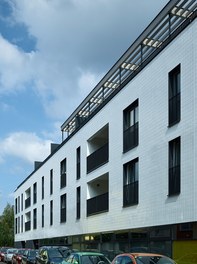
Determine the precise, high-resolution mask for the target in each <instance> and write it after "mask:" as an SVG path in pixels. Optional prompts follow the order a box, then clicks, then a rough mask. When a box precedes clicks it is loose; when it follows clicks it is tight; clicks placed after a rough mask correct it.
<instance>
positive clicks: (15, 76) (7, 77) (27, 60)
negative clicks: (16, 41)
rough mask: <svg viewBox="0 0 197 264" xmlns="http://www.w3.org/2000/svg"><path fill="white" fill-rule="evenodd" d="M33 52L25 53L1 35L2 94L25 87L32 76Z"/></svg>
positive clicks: (0, 67) (0, 79) (0, 91)
mask: <svg viewBox="0 0 197 264" xmlns="http://www.w3.org/2000/svg"><path fill="white" fill-rule="evenodd" d="M32 57H33V52H32V53H24V52H22V51H20V50H19V49H18V48H17V46H14V45H13V44H11V43H9V42H8V41H7V40H5V39H4V38H3V37H2V36H1V35H0V94H2V93H7V92H10V91H15V90H18V89H22V88H24V85H25V84H26V83H27V82H29V81H30V80H31V78H32V75H31V60H32Z"/></svg>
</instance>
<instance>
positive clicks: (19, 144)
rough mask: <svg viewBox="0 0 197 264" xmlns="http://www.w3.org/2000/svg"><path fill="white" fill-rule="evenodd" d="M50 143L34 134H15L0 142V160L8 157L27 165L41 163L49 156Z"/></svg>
mask: <svg viewBox="0 0 197 264" xmlns="http://www.w3.org/2000/svg"><path fill="white" fill-rule="evenodd" d="M50 143H51V141H49V140H42V139H41V138H39V137H38V136H36V135H35V134H34V133H26V132H15V133H12V134H10V135H9V136H8V137H7V138H5V139H4V140H2V141H1V142H0V149H1V150H0V158H1V159H3V157H4V156H5V155H8V156H15V157H17V158H19V159H22V160H24V161H26V162H29V163H32V162H34V161H37V160H38V161H43V160H44V159H45V158H46V157H47V156H48V155H49V154H50Z"/></svg>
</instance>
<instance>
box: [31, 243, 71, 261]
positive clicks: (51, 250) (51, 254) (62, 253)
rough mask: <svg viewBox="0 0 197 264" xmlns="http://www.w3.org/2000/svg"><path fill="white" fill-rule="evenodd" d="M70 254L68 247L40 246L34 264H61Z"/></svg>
mask: <svg viewBox="0 0 197 264" xmlns="http://www.w3.org/2000/svg"><path fill="white" fill-rule="evenodd" d="M69 254H70V249H69V248H68V247H58V246H49V247H47V246H46V247H45V246H44V247H41V248H40V249H39V251H38V255H37V256H36V264H62V263H63V262H64V260H65V258H66V257H67V256H68V255H69Z"/></svg>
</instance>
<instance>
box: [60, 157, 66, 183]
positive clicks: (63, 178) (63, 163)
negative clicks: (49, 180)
mask: <svg viewBox="0 0 197 264" xmlns="http://www.w3.org/2000/svg"><path fill="white" fill-rule="evenodd" d="M66 167H67V166H66V159H64V160H62V161H61V163H60V188H64V187H65V186H66Z"/></svg>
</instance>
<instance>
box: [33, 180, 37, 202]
mask: <svg viewBox="0 0 197 264" xmlns="http://www.w3.org/2000/svg"><path fill="white" fill-rule="evenodd" d="M33 192H34V196H33V203H34V204H35V203H37V183H36V182H35V183H34V186H33Z"/></svg>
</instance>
